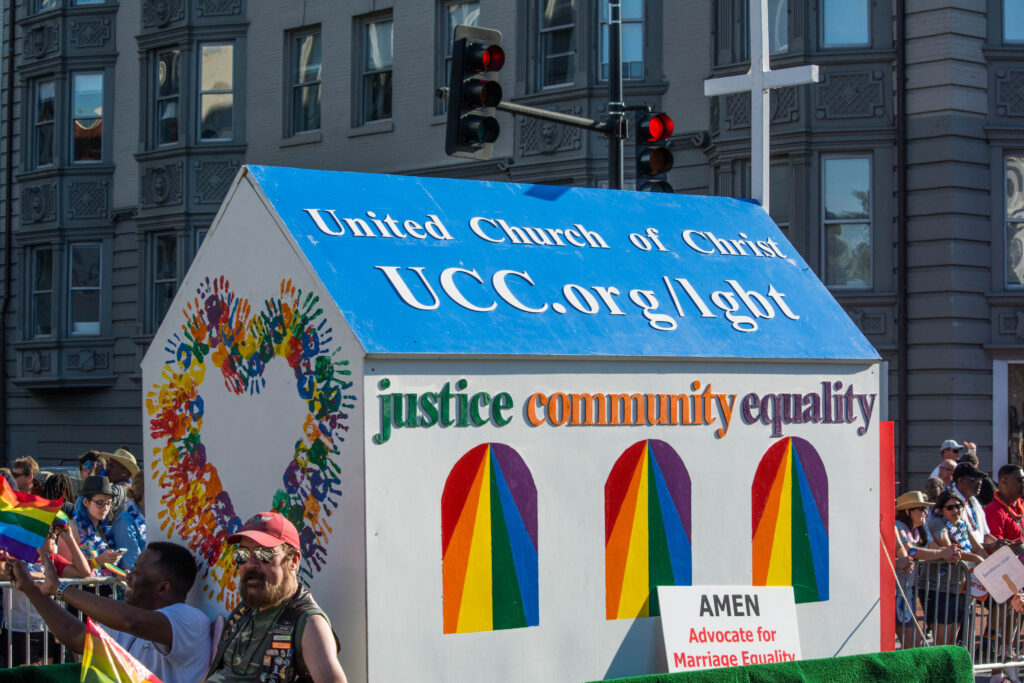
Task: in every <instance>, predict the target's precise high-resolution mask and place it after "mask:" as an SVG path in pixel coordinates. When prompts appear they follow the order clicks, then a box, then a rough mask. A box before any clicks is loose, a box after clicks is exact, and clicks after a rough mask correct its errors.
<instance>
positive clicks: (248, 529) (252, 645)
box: [206, 512, 346, 683]
mask: <svg viewBox="0 0 1024 683" xmlns="http://www.w3.org/2000/svg"><path fill="white" fill-rule="evenodd" d="M228 543H230V544H237V548H235V550H234V552H233V555H232V557H233V559H234V561H235V567H236V580H237V582H238V597H239V599H240V600H241V604H240V605H239V606H238V607H236V608H235V610H234V611H233V612H232V613H231V615H230V616H229V617H228V620H227V623H226V624H225V625H224V632H223V634H222V636H221V639H220V643H219V644H218V645H217V653H216V655H214V658H213V663H212V664H211V666H210V672H209V674H208V675H207V678H206V681H207V683H228V682H230V681H296V682H301V683H305V682H307V681H312V682H313V683H346V678H345V672H344V671H342V668H341V664H340V663H339V662H338V655H337V653H338V638H337V636H336V635H335V634H334V631H332V630H331V624H330V621H328V619H327V615H326V614H324V611H323V610H322V609H320V606H319V605H317V604H316V601H315V600H313V596H312V595H310V593H309V591H308V590H306V588H305V587H304V586H302V585H300V584H299V580H298V572H299V562H300V561H301V559H302V556H301V554H300V553H299V532H298V531H297V530H296V529H295V525H293V524H292V523H291V522H289V521H288V520H287V519H285V518H284V517H283V516H282V515H280V514H278V513H276V512H261V513H259V514H257V515H255V516H253V517H252V518H251V519H249V521H247V522H246V523H245V525H243V526H242V529H241V531H239V532H238V533H237V534H234V535H233V536H231V537H229V538H228Z"/></svg>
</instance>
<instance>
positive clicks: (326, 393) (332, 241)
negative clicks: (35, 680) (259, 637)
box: [143, 166, 891, 682]
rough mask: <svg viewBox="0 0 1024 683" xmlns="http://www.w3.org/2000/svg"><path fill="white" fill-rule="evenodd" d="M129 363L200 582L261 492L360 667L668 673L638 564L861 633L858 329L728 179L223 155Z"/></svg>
mask: <svg viewBox="0 0 1024 683" xmlns="http://www.w3.org/2000/svg"><path fill="white" fill-rule="evenodd" d="M855 257H856V255H851V258H855ZM143 381H144V387H145V391H144V394H145V401H144V407H143V410H144V412H145V424H146V430H145V460H146V462H145V464H146V471H147V475H148V479H147V500H149V501H150V502H151V506H150V512H149V517H150V519H149V522H150V528H151V529H152V532H151V533H152V535H153V536H155V537H160V536H162V537H166V538H170V539H173V540H178V541H180V542H183V543H185V544H187V545H188V547H190V548H191V549H192V550H193V551H194V552H195V553H196V555H197V556H198V557H199V558H200V559H201V562H202V564H203V570H202V572H201V576H200V579H199V584H200V585H199V587H198V588H197V589H196V591H195V593H194V597H195V599H196V600H198V601H200V602H201V603H202V604H203V605H204V606H205V607H206V608H207V609H208V610H209V611H210V612H211V613H212V612H213V611H217V610H223V609H225V608H227V607H230V606H231V605H233V604H234V602H235V600H236V599H237V598H236V586H235V583H234V579H233V567H232V565H231V562H230V549H229V548H227V546H226V543H225V541H226V539H227V537H228V536H229V535H230V534H231V533H232V532H233V531H234V530H236V529H237V528H238V527H239V526H240V525H241V523H242V522H243V521H244V520H245V519H247V518H248V517H249V516H250V515H252V514H254V513H256V512H259V511H263V510H268V509H276V510H279V511H281V512H283V513H284V514H286V515H288V516H289V517H290V518H291V519H292V520H293V521H295V523H296V525H297V526H298V527H299V529H300V536H301V541H302V547H301V551H302V557H303V560H302V570H301V579H302V581H303V582H304V583H306V584H307V585H309V586H310V587H311V589H312V590H313V593H314V595H315V596H316V598H317V599H318V601H319V602H320V603H321V604H322V605H323V607H324V608H325V609H326V611H327V612H328V613H329V614H330V616H331V619H332V621H333V624H334V628H335V629H336V631H337V633H338V635H339V637H340V641H341V647H342V652H341V658H342V662H343V665H344V666H345V668H346V671H347V673H348V674H349V677H350V680H354V681H362V680H369V681H374V682H376V681H409V680H425V679H431V680H445V681H477V680H481V679H483V680H522V681H537V680H588V679H600V678H604V677H612V676H623V675H631V674H639V673H645V672H657V671H664V670H665V655H664V654H663V652H662V644H661V628H660V619H659V606H658V604H657V599H656V592H655V591H653V590H652V587H654V586H658V585H683V586H687V585H694V586H699V585H702V584H706V585H737V586H764V585H792V586H793V589H794V595H795V599H796V602H797V615H798V620H799V626H800V636H801V648H802V653H803V656H804V657H805V658H812V657H822V656H832V655H834V654H836V653H839V654H855V653H860V652H867V651H875V650H877V649H878V644H879V639H880V630H879V629H880V619H879V611H878V606H877V600H878V595H879V588H878V587H879V570H878V561H877V554H876V553H877V550H876V549H877V548H878V501H879V495H878V492H879V476H880V475H879V469H880V468H879V462H880V460H879V448H878V439H879V432H878V424H879V421H880V414H881V412H882V407H881V400H880V394H879V381H880V380H879V358H878V355H877V354H876V352H875V350H874V349H873V348H872V347H871V346H870V344H869V343H868V342H867V341H866V339H865V338H864V337H863V336H862V334H861V333H860V332H859V331H858V329H857V328H856V326H855V325H854V324H853V323H852V322H851V320H850V319H849V318H848V317H847V315H846V314H845V313H844V312H843V310H842V309H841V308H840V306H839V305H838V304H837V303H836V302H835V300H834V299H833V298H832V297H831V295H830V294H829V292H828V291H827V290H826V289H825V287H823V286H822V284H821V282H820V281H819V280H818V279H817V277H816V276H815V275H814V273H813V272H812V271H811V269H810V268H809V267H808V266H807V264H806V263H804V262H803V261H802V260H801V258H800V257H799V256H798V255H797V253H796V251H795V250H794V249H793V248H792V247H791V246H790V245H789V244H788V242H787V241H786V240H785V238H784V237H783V235H782V234H781V232H780V231H779V229H778V228H777V227H776V226H775V225H774V224H773V223H772V222H771V220H770V219H769V218H768V216H767V215H766V214H765V213H764V211H763V210H762V209H761V208H760V207H758V206H756V205H754V204H751V203H749V202H744V201H740V200H734V199H726V198H719V197H693V196H682V195H672V194H669V195H656V194H639V193H633V192H620V191H603V190H593V189H582V188H569V187H546V186H530V185H517V184H508V183H480V182H470V181H456V180H446V179H435V178H413V177H393V176H386V175H365V174H355V173H341V172H325V171H310V170H300V169H290V168H272V167H260V166H249V167H244V168H243V169H242V170H241V171H240V172H239V174H238V177H237V178H236V180H235V182H234V184H233V186H232V188H231V190H230V191H229V192H228V195H227V198H226V200H225V202H224V204H223V206H222V207H221V209H220V212H219V213H218V215H217V217H216V219H215V221H214V223H213V226H212V228H211V230H210V232H209V234H208V235H207V237H206V239H205V241H204V244H203V246H202V249H201V250H200V251H199V253H198V255H197V256H196V259H195V261H194V263H193V264H192V266H191V269H190V270H189V271H188V275H187V276H186V278H185V280H184V282H183V283H182V285H181V288H180V289H179V292H178V295H177V298H176V299H175V300H174V303H173V305H172V306H171V310H170V313H169V314H168V315H167V316H166V318H165V320H164V322H163V324H162V325H161V327H160V329H159V331H158V333H157V334H156V336H155V338H154V341H153V343H152V345H151V347H150V348H149V350H148V352H147V354H146V356H145V359H144V361H143ZM890 477H891V475H890ZM852 549H863V550H864V551H865V553H866V554H867V556H868V557H869V558H875V559H873V560H872V561H869V562H860V561H855V560H854V559H853V557H851V551H852ZM701 652H702V651H701V648H700V644H699V643H694V645H693V652H692V653H690V654H701Z"/></svg>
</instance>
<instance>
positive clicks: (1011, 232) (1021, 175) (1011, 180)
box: [1004, 154, 1024, 287]
mask: <svg viewBox="0 0 1024 683" xmlns="http://www.w3.org/2000/svg"><path fill="white" fill-rule="evenodd" d="M1005 205H1006V212H1005V217H1004V223H1005V225H1006V284H1007V285H1009V286H1012V287H1020V286H1021V285H1024V154H1014V155H1009V156H1007V157H1006V198H1005Z"/></svg>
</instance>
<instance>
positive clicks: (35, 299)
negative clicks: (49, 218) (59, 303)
mask: <svg viewBox="0 0 1024 683" xmlns="http://www.w3.org/2000/svg"><path fill="white" fill-rule="evenodd" d="M31 254H32V255H31V259H32V260H31V264H32V276H31V282H32V293H31V311H30V316H31V320H30V321H29V329H30V330H31V336H32V337H48V336H52V335H53V249H52V248H50V247H39V248H37V249H34V250H32V252H31Z"/></svg>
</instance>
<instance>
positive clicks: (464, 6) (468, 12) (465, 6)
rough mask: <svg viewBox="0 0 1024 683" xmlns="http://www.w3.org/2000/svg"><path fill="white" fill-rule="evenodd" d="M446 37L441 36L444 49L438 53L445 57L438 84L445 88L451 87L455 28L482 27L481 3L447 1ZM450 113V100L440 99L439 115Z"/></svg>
mask: <svg viewBox="0 0 1024 683" xmlns="http://www.w3.org/2000/svg"><path fill="white" fill-rule="evenodd" d="M442 11H443V15H444V19H443V21H444V35H442V36H440V40H441V44H442V48H441V50H439V51H438V52H439V53H440V54H443V55H444V59H442V60H441V64H440V65H439V66H438V68H439V69H440V74H439V75H438V79H437V82H438V83H439V84H441V85H443V86H448V85H451V83H449V79H450V78H451V71H452V44H453V43H454V42H455V27H456V26H459V25H460V24H461V25H463V26H479V25H480V3H479V2H477V1H476V0H472V1H471V2H464V1H461V0H446V1H445V2H444V3H443V10H442ZM446 111H448V100H446V99H439V100H438V106H437V113H439V114H443V113H445V112H446Z"/></svg>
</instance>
